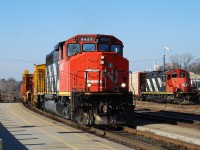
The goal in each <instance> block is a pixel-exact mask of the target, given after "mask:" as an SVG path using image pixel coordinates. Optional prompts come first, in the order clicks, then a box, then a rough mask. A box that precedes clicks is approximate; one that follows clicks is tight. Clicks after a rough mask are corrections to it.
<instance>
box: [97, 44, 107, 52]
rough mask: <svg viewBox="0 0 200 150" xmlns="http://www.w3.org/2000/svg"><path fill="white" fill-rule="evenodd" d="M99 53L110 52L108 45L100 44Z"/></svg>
mask: <svg viewBox="0 0 200 150" xmlns="http://www.w3.org/2000/svg"><path fill="white" fill-rule="evenodd" d="M98 51H99V52H108V51H109V46H108V44H99V45H98Z"/></svg>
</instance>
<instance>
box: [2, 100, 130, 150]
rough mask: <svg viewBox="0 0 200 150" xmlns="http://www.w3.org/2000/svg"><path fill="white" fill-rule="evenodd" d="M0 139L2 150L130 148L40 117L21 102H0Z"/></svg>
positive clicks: (105, 149) (107, 149) (106, 149)
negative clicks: (0, 140)
mask: <svg viewBox="0 0 200 150" xmlns="http://www.w3.org/2000/svg"><path fill="white" fill-rule="evenodd" d="M0 139H2V143H3V150H27V149H29V150H55V149H56V150H65V149H69V150H71V149H73V150H121V149H123V150H129V149H130V148H128V147H125V146H123V145H120V144H117V143H114V142H111V141H108V140H105V139H103V138H100V137H97V136H94V135H92V134H89V133H85V132H83V131H81V130H77V129H74V128H72V127H69V126H66V125H63V124H61V123H58V122H56V121H53V120H51V119H48V118H46V117H43V116H41V115H39V114H36V113H34V112H32V111H30V110H28V109H26V108H25V107H24V106H23V105H22V104H20V103H0Z"/></svg>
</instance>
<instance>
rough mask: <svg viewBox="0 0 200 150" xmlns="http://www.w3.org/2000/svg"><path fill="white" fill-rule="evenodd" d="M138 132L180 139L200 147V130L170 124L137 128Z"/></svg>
mask: <svg viewBox="0 0 200 150" xmlns="http://www.w3.org/2000/svg"><path fill="white" fill-rule="evenodd" d="M137 130H140V131H148V132H151V133H154V134H156V135H161V136H164V137H168V138H172V139H178V140H180V141H185V142H188V143H192V144H196V145H199V146H200V130H199V129H195V128H188V127H182V126H176V125H169V124H148V125H142V126H137Z"/></svg>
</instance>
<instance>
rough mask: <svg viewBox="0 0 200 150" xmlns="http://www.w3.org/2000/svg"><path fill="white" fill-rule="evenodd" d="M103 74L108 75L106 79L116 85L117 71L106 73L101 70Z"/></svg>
mask: <svg viewBox="0 0 200 150" xmlns="http://www.w3.org/2000/svg"><path fill="white" fill-rule="evenodd" d="M103 74H105V75H108V77H109V78H110V80H111V81H112V82H114V83H117V81H118V71H117V70H113V69H112V70H111V71H107V70H106V69H105V70H103Z"/></svg>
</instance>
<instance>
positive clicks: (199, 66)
mask: <svg viewBox="0 0 200 150" xmlns="http://www.w3.org/2000/svg"><path fill="white" fill-rule="evenodd" d="M188 70H189V71H191V72H194V73H195V74H200V58H198V59H196V60H195V61H194V62H193V63H191V64H190V65H189V66H188Z"/></svg>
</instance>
